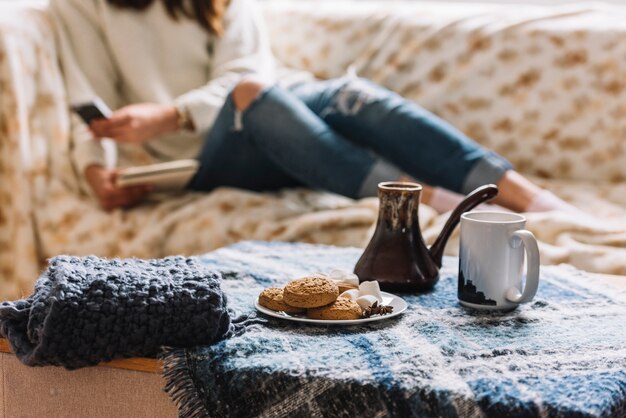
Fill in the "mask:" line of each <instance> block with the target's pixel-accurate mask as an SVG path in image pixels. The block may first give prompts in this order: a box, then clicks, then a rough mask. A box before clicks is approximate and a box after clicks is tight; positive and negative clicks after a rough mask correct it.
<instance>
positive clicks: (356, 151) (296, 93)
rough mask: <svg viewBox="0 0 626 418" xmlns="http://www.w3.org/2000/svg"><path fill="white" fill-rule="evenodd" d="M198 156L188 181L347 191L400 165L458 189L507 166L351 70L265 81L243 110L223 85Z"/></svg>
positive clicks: (372, 184) (491, 178) (363, 189)
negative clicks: (303, 79)
mask: <svg viewBox="0 0 626 418" xmlns="http://www.w3.org/2000/svg"><path fill="white" fill-rule="evenodd" d="M198 158H199V160H200V164H201V167H200V170H199V171H198V173H197V174H196V176H195V177H194V178H193V179H192V181H191V182H190V184H189V188H190V189H192V190H197V191H210V190H212V189H214V188H216V187H220V186H231V187H237V188H243V189H248V190H254V191H273V190H279V189H282V188H288V187H298V186H304V187H310V188H315V189H321V190H327V191H331V192H334V193H338V194H341V195H344V196H347V197H352V198H359V197H366V196H374V195H376V192H377V189H376V186H377V184H378V183H379V182H381V181H395V180H398V179H399V177H400V176H402V175H409V176H411V177H413V178H415V179H417V180H419V181H423V182H425V183H427V184H430V185H432V186H440V187H443V188H446V189H449V190H452V191H455V192H458V193H463V194H466V193H468V192H470V191H471V190H473V189H474V188H476V187H478V186H480V185H482V184H487V183H496V182H498V180H499V179H500V178H501V177H502V175H503V174H504V173H505V171H507V170H509V169H511V165H510V164H509V163H508V162H507V161H506V160H505V159H503V158H502V157H500V156H498V155H496V154H494V153H493V152H490V151H488V150H486V149H484V148H482V147H481V146H479V145H478V144H477V143H475V142H474V141H472V140H471V139H470V138H468V137H467V136H465V135H464V134H462V133H461V132H460V131H458V130H457V129H455V128H453V127H452V126H451V125H449V124H448V123H446V122H444V121H443V120H441V119H440V118H438V117H437V116H435V115H433V114H431V113H429V112H428V111H426V110H424V109H422V108H421V107H419V106H417V105H416V104H414V103H412V102H410V101H408V100H405V99H403V98H402V97H400V96H398V95H397V94H395V93H392V92H390V91H388V90H386V89H384V88H382V87H379V86H376V85H374V84H373V83H370V82H368V81H366V80H362V79H356V78H340V79H333V80H328V81H316V82H310V83H303V84H299V85H297V86H295V87H292V88H290V89H283V88H281V87H278V86H272V87H270V88H268V89H266V90H264V91H263V92H262V93H261V94H260V95H259V96H258V97H257V98H256V99H255V100H254V101H253V102H252V103H251V104H250V106H249V107H248V108H247V109H245V110H244V111H243V112H238V111H237V109H236V107H235V104H234V102H233V99H232V95H229V97H228V98H227V100H226V103H225V104H224V107H223V108H222V110H221V112H220V114H219V115H218V117H217V119H216V121H215V124H214V125H213V128H212V129H211V131H210V132H209V133H208V135H207V138H206V141H205V143H204V147H203V149H202V151H201V153H200V155H199V157H198Z"/></svg>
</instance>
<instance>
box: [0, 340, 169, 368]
mask: <svg viewBox="0 0 626 418" xmlns="http://www.w3.org/2000/svg"><path fill="white" fill-rule="evenodd" d="M0 353H7V354H13V350H11V345H10V344H9V342H8V341H7V340H6V339H5V338H0ZM98 367H108V368H112V369H124V370H133V371H136V372H144V373H158V374H160V373H161V372H162V371H163V362H162V361H161V360H157V359H152V358H144V357H134V358H128V359H121V360H113V361H109V362H106V363H100V364H98Z"/></svg>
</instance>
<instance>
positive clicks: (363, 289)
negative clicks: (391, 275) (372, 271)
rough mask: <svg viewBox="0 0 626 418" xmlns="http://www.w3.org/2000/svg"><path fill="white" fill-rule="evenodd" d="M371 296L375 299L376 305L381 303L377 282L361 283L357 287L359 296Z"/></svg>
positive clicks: (381, 296)
mask: <svg viewBox="0 0 626 418" xmlns="http://www.w3.org/2000/svg"><path fill="white" fill-rule="evenodd" d="M367 295H371V296H374V297H375V298H376V300H377V301H378V304H381V303H383V295H382V293H380V286H379V285H378V282H377V281H372V282H363V283H361V284H360V285H359V296H367Z"/></svg>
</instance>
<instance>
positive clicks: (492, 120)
mask: <svg viewBox="0 0 626 418" xmlns="http://www.w3.org/2000/svg"><path fill="white" fill-rule="evenodd" d="M264 7H265V11H266V16H267V19H268V25H269V26H270V28H271V31H272V36H273V40H274V46H275V51H276V54H277V56H278V57H279V58H280V59H281V60H283V61H284V62H285V63H286V64H288V65H291V66H295V67H302V68H307V69H310V70H312V71H314V72H315V73H316V74H317V75H319V76H322V77H332V76H339V75H342V74H344V73H345V72H346V71H347V69H348V67H349V66H350V65H351V64H352V65H353V66H354V69H356V71H357V72H358V73H359V75H361V76H364V77H368V78H371V79H373V80H374V81H376V82H379V83H381V84H383V85H385V86H387V87H389V88H392V89H394V90H396V91H398V92H400V93H402V94H404V95H406V96H407V97H408V98H410V99H414V100H418V101H420V102H421V103H422V104H423V105H425V106H426V107H428V108H430V109H431V110H434V111H436V112H437V113H440V114H441V115H442V116H444V117H446V118H447V119H449V120H450V121H451V122H452V123H454V124H456V125H457V126H459V127H461V128H462V129H464V130H466V131H467V132H468V133H470V134H471V135H474V136H475V137H476V138H477V139H478V140H479V141H481V142H482V143H484V144H485V145H488V146H491V147H494V148H496V149H497V150H498V151H500V152H501V153H503V154H504V155H505V156H507V157H508V158H510V159H511V160H512V161H513V162H514V163H516V164H517V165H518V166H519V167H521V168H522V169H523V170H525V171H527V172H529V173H531V174H536V175H537V174H539V175H542V176H544V177H546V176H551V177H554V178H558V179H569V180H558V181H557V180H545V182H546V185H547V186H548V187H550V188H551V189H553V190H554V191H556V192H557V193H558V194H562V195H563V196H564V197H566V198H569V199H571V200H572V201H574V202H575V203H576V204H578V205H579V206H580V207H582V208H588V209H590V210H592V211H593V213H595V214H599V215H601V216H602V218H603V224H602V225H597V224H593V225H591V224H589V222H587V221H585V220H581V219H572V218H569V217H567V215H565V214H560V213H552V214H537V215H529V227H530V229H531V230H533V231H534V232H535V233H536V234H537V235H538V237H539V238H540V239H542V240H543V243H542V255H543V261H544V262H547V263H557V262H568V263H572V264H574V265H576V266H578V267H581V268H584V269H588V270H592V271H598V272H607V273H615V274H626V250H624V248H626V221H625V216H626V213H625V211H624V210H623V208H624V207H625V206H624V205H625V203H626V197H625V196H626V195H625V194H624V191H626V189H625V187H626V186H624V183H608V182H609V181H611V180H613V181H617V180H621V179H623V178H626V168H625V167H626V165H625V164H624V162H625V161H624V156H623V154H622V153H621V150H622V137H621V135H623V134H622V132H624V124H625V123H626V122H624V121H622V120H621V117H620V115H622V113H620V112H623V114H624V115H626V110H625V109H626V101H624V99H625V97H624V94H626V92H622V90H623V88H622V87H621V86H622V85H621V84H620V83H621V82H622V81H623V80H624V78H623V77H624V73H625V72H626V66H624V65H623V63H621V62H620V61H619V60H618V59H617V58H615V59H612V58H611V57H613V56H615V57H618V56H619V55H618V50H619V49H620V48H624V47H623V46H622V44H623V43H621V44H620V42H619V40H620V39H622V38H624V37H625V36H626V28H623V29H619V28H615V30H609V28H610V25H609V24H610V22H613V21H614V16H615V15H616V13H614V12H602V11H590V12H568V13H564V12H554V11H547V9H541V8H532V9H526V8H524V9H521V10H520V9H519V8H513V9H506V8H500V7H495V6H494V7H493V8H490V9H489V10H487V9H482V8H480V9H475V8H471V7H467V6H464V7H463V8H456V7H453V6H450V5H446V6H438V5H436V4H428V3H421V2H420V3H407V4H398V5H397V6H394V7H391V5H390V3H389V2H381V3H369V2H366V3H361V2H359V3H350V4H339V3H337V2H334V1H333V2H322V3H320V2H312V3H309V2H292V3H275V2H270V3H265V4H264ZM603 13H605V14H603ZM623 17H626V13H624V15H623ZM603 18H606V19H608V20H603ZM607 22H609V23H607ZM287 34H288V35H287ZM52 39H53V35H52V31H51V27H50V24H49V22H48V20H47V18H46V13H45V10H37V9H32V8H24V7H15V6H5V5H2V6H0V280H1V284H0V298H2V299H8V298H15V297H17V296H19V295H23V294H26V293H29V292H30V291H31V289H32V284H33V283H34V280H35V279H36V277H37V274H38V271H39V269H40V267H41V265H42V263H43V262H44V261H45V259H46V258H47V257H51V256H53V255H56V254H60V253H71V254H97V255H100V256H107V257H112V256H122V257H129V256H137V257H161V256H165V255H168V254H198V253H202V252H205V251H209V250H211V249H214V248H217V247H219V246H223V245H226V244H229V243H232V242H236V241H238V240H242V239H264V240H290V241H306V242H317V243H328V244H336V245H357V246H358V245H363V244H364V243H365V242H366V241H367V236H368V232H369V229H370V227H371V225H372V223H373V222H374V221H375V219H376V201H375V199H366V200H363V201H360V202H354V201H351V200H349V199H345V198H342V197H338V196H334V195H330V194H327V193H318V192H313V191H303V190H291V191H285V192H283V193H280V194H256V193H249V192H245V191H240V190H233V189H221V190H217V191H215V192H213V193H211V194H208V195H197V194H196V195H193V194H188V195H184V196H179V197H176V198H173V199H169V200H167V201H163V202H153V203H150V204H147V205H144V206H142V207H140V208H137V209H134V210H131V211H115V212H113V213H110V214H109V213H104V212H102V211H100V210H99V209H98V208H97V206H96V205H95V204H94V203H93V202H92V201H91V200H90V199H89V198H87V197H85V196H81V195H80V194H79V193H78V187H77V182H76V177H75V174H74V173H73V172H72V170H71V166H70V164H69V160H68V146H69V144H68V111H67V104H66V102H65V95H64V90H63V84H62V81H61V77H60V73H59V69H58V67H57V63H56V54H55V50H54V43H53V41H52ZM598 45H599V47H598ZM606 51H609V52H606ZM622 106H624V108H622ZM620 109H621V110H620ZM572 179H573V180H576V181H572ZM583 180H586V182H585V181H583ZM591 181H593V182H591ZM444 219H445V216H436V214H435V213H434V212H433V211H432V210H431V209H430V208H428V207H426V206H424V207H422V219H421V221H422V222H423V224H424V226H425V227H426V229H427V233H426V235H427V236H428V237H431V238H432V237H433V236H434V235H435V233H436V231H437V230H438V228H439V227H440V225H441V222H443V220H444ZM449 249H450V251H451V252H452V253H453V252H454V250H455V246H454V244H452V245H451V246H450V247H449Z"/></svg>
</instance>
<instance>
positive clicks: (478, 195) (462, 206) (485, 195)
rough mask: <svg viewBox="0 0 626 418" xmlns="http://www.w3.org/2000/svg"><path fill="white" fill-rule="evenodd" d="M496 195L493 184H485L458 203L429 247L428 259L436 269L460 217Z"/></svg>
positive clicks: (496, 189)
mask: <svg viewBox="0 0 626 418" xmlns="http://www.w3.org/2000/svg"><path fill="white" fill-rule="evenodd" d="M497 195H498V186H496V185H495V184H487V185H484V186H481V187H479V188H477V189H476V190H474V191H473V192H471V193H470V194H469V195H467V197H466V198H465V199H464V200H463V201H462V202H461V203H459V206H457V207H456V208H455V209H454V211H452V213H451V214H450V217H449V218H448V221H447V222H446V224H445V225H444V226H443V229H442V230H441V233H440V234H439V236H438V237H437V239H436V240H435V242H434V243H433V245H432V246H431V247H430V257H431V258H432V260H433V261H434V262H435V264H437V267H441V262H442V259H443V250H444V248H445V247H446V243H447V242H448V239H449V238H450V235H452V231H454V228H456V226H457V225H458V223H459V221H460V220H461V215H462V214H463V213H465V212H468V211H470V210H472V209H474V208H475V207H476V206H478V205H480V204H481V203H484V202H486V201H488V200H491V199H493V198H494V197H496V196H497Z"/></svg>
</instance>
